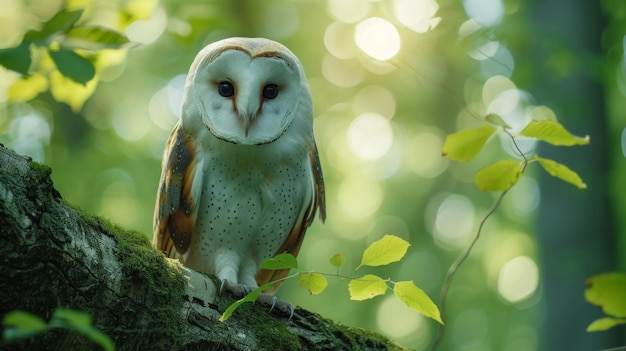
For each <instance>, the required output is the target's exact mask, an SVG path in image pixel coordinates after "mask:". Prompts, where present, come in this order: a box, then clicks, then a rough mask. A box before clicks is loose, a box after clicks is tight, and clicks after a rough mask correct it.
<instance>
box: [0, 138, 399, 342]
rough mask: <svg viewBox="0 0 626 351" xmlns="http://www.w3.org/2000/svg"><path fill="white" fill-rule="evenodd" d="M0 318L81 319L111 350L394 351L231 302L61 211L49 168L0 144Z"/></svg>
mask: <svg viewBox="0 0 626 351" xmlns="http://www.w3.org/2000/svg"><path fill="white" fill-rule="evenodd" d="M0 164H1V167H0V228H2V230H1V231H0V237H1V239H2V245H0V279H1V280H2V282H3V284H1V285H0V296H2V304H0V306H1V307H0V318H2V319H3V318H4V316H5V315H6V314H7V313H9V312H11V311H13V310H23V311H27V312H29V313H31V314H34V315H37V316H39V317H41V318H43V319H44V320H46V321H47V320H49V319H50V318H51V316H52V315H53V313H54V311H55V310H58V309H72V310H79V311H84V312H87V313H89V314H90V315H91V316H92V318H93V326H94V327H95V328H97V329H99V330H101V331H102V332H104V333H105V334H107V335H108V336H109V337H110V338H111V339H112V340H113V342H114V343H115V346H116V348H117V349H118V350H138V349H139V350H207V349H210V350H318V349H320V346H321V345H323V346H324V348H325V349H336V350H342V349H363V350H400V349H402V348H400V347H398V346H397V345H394V344H393V343H392V342H390V341H389V340H387V339H385V338H384V337H381V336H379V335H376V334H373V333H367V332H363V331H359V330H355V329H350V328H347V327H343V326H340V325H337V324H335V323H333V322H331V321H328V320H326V319H324V318H322V317H321V316H319V315H316V314H313V313H310V312H308V311H305V310H302V309H299V308H296V311H295V314H294V317H293V318H292V319H291V320H288V318H287V316H278V315H273V314H269V313H267V311H266V310H265V309H264V308H263V307H262V306H260V305H257V304H246V306H242V307H241V308H240V310H238V311H237V312H236V313H235V314H234V315H233V316H232V317H231V318H230V319H229V320H228V321H226V322H219V317H220V315H221V313H222V312H223V310H224V309H225V308H226V307H227V306H228V305H230V304H231V303H232V302H233V299H232V298H230V297H229V296H219V295H218V294H217V293H216V286H217V285H216V281H214V280H213V279H212V278H211V277H209V276H207V275H204V274H201V273H198V272H195V271H193V270H189V269H187V268H185V267H183V266H181V265H180V264H179V263H178V262H176V261H173V260H170V259H166V258H165V257H164V256H163V255H162V254H161V253H160V252H158V251H157V250H155V249H154V248H152V246H151V245H150V243H149V242H148V240H147V239H146V237H145V236H144V235H143V234H141V233H137V232H133V231H129V230H126V229H123V228H120V227H118V226H116V225H114V224H111V223H109V222H107V221H105V220H103V219H101V218H98V217H94V216H91V215H89V214H86V213H83V212H82V211H80V210H77V209H75V208H73V207H72V206H70V205H69V204H67V203H66V202H65V201H64V200H63V199H62V197H61V195H60V194H59V192H58V191H56V190H55V189H54V186H53V184H52V181H51V179H50V173H51V170H50V168H48V167H46V166H43V165H40V164H37V163H34V162H31V161H30V160H29V159H28V158H26V157H23V156H20V155H17V154H15V153H14V152H12V151H10V150H8V149H6V148H4V147H3V146H1V145H0ZM40 345H46V348H47V349H49V350H66V349H73V350H76V349H91V348H92V347H93V346H94V345H93V344H92V343H91V341H90V340H88V338H86V337H85V336H84V335H81V334H80V333H76V332H72V331H70V330H65V329H53V330H51V331H49V332H46V333H43V334H40V335H37V336H35V337H33V338H30V339H24V340H22V341H19V342H15V343H10V344H7V343H6V342H3V343H2V344H0V346H2V348H3V349H9V350H31V349H37V347H36V346H40Z"/></svg>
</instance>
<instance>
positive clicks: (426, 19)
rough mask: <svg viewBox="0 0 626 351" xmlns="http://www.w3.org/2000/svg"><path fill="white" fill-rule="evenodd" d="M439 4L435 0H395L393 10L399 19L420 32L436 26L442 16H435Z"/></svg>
mask: <svg viewBox="0 0 626 351" xmlns="http://www.w3.org/2000/svg"><path fill="white" fill-rule="evenodd" d="M437 10H439V4H438V3H437V2H436V1H435V0H395V1H394V2H393V12H394V15H395V16H396V18H397V19H398V21H400V23H402V24H403V25H405V26H406V27H407V28H410V29H412V30H413V31H415V32H418V33H426V32H428V31H429V30H431V29H433V28H435V27H436V26H437V25H438V24H439V22H441V17H435V14H436V13H437Z"/></svg>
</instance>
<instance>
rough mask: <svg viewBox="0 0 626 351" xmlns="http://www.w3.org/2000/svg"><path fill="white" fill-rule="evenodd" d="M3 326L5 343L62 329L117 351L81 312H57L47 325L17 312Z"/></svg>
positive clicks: (5, 318)
mask: <svg viewBox="0 0 626 351" xmlns="http://www.w3.org/2000/svg"><path fill="white" fill-rule="evenodd" d="M2 325H3V326H4V330H3V333H2V339H3V340H4V341H5V342H13V341H16V340H20V339H27V338H31V337H33V336H35V335H37V334H41V333H45V332H46V331H48V330H51V329H55V328H61V329H67V330H73V331H76V332H78V333H81V334H82V335H84V336H86V337H87V338H89V340H91V341H92V342H93V343H95V344H96V345H99V346H100V347H102V349H103V350H105V351H114V350H115V345H114V344H113V341H112V340H111V338H109V337H108V336H107V335H106V334H104V333H102V332H101V331H100V330H98V329H96V328H95V327H93V325H92V320H91V316H90V315H89V314H87V313H85V312H81V311H74V310H68V309H58V310H55V311H54V313H53V314H52V318H51V319H50V322H48V323H46V322H45V321H44V320H43V319H42V318H40V317H38V316H35V315H33V314H31V313H28V312H25V311H20V310H15V311H11V312H9V313H7V314H6V315H5V316H4V319H3V321H2Z"/></svg>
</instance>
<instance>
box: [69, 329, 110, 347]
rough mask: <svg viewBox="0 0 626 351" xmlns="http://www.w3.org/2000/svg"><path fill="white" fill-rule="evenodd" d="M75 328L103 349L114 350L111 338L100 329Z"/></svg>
mask: <svg viewBox="0 0 626 351" xmlns="http://www.w3.org/2000/svg"><path fill="white" fill-rule="evenodd" d="M77 330H78V331H79V332H81V333H82V334H83V335H85V336H87V337H88V338H89V340H91V341H93V342H94V343H95V344H97V345H100V346H101V347H102V348H103V349H104V351H115V344H114V343H113V340H111V338H109V336H108V335H106V334H104V333H103V332H101V331H100V330H98V329H96V328H93V327H89V328H85V327H82V328H78V329H77Z"/></svg>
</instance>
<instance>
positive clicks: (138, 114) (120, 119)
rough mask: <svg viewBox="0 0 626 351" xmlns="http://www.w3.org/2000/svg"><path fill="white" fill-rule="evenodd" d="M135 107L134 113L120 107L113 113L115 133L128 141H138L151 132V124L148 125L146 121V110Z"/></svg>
mask: <svg viewBox="0 0 626 351" xmlns="http://www.w3.org/2000/svg"><path fill="white" fill-rule="evenodd" d="M134 107H135V109H134V111H133V109H128V108H127V107H126V106H125V107H121V106H120V107H118V108H116V109H114V110H113V112H112V115H113V116H112V118H111V119H112V122H113V129H114V130H115V133H117V135H119V136H120V137H122V138H124V139H126V140H128V141H137V140H139V139H141V138H143V137H144V136H145V135H146V134H148V132H149V131H150V123H146V120H145V108H141V107H140V106H134Z"/></svg>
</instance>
